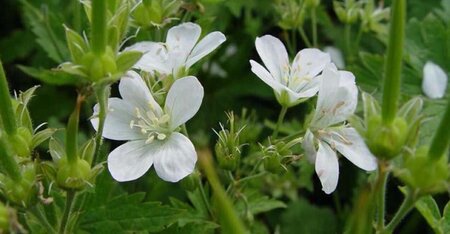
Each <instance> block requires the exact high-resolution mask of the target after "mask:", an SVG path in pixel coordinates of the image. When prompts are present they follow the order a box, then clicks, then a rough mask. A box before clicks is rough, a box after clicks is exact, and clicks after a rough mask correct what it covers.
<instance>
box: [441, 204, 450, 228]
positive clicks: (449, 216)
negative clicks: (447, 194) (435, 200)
mask: <svg viewBox="0 0 450 234" xmlns="http://www.w3.org/2000/svg"><path fill="white" fill-rule="evenodd" d="M440 228H441V230H442V233H450V202H447V205H446V206H445V208H444V215H443V216H442V220H441V223H440Z"/></svg>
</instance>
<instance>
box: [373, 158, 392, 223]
mask: <svg viewBox="0 0 450 234" xmlns="http://www.w3.org/2000/svg"><path fill="white" fill-rule="evenodd" d="M387 167H388V165H387V164H386V163H385V162H384V161H380V162H379V163H378V178H377V182H376V184H375V186H376V187H375V196H376V206H377V222H376V227H377V230H382V229H384V214H385V209H386V183H387V178H388V176H389V171H388V168H387Z"/></svg>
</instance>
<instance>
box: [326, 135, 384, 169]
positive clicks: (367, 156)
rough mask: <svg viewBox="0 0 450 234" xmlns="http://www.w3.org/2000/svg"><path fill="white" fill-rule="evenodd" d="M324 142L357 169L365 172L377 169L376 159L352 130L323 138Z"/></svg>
mask: <svg viewBox="0 0 450 234" xmlns="http://www.w3.org/2000/svg"><path fill="white" fill-rule="evenodd" d="M324 140H325V141H327V142H328V143H329V144H330V145H332V146H333V147H334V148H336V150H337V151H339V152H340V153H341V154H342V155H343V156H344V157H346V158H347V159H348V160H350V162H352V163H353V164H355V165H356V166H357V167H359V168H361V169H363V170H366V171H373V170H375V169H377V159H376V158H375V156H374V155H373V154H372V153H371V152H370V150H369V149H368V148H367V146H366V144H365V143H364V140H363V139H362V137H361V136H360V135H359V134H358V132H357V131H356V130H355V129H354V128H343V129H341V130H339V131H336V132H334V133H331V135H329V136H327V137H324Z"/></svg>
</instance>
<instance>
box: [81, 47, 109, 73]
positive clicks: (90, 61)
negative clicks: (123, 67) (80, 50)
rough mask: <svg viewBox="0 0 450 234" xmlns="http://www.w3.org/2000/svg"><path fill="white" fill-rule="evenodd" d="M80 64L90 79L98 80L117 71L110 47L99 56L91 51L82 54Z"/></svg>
mask: <svg viewBox="0 0 450 234" xmlns="http://www.w3.org/2000/svg"><path fill="white" fill-rule="evenodd" d="M81 64H82V65H83V66H84V70H85V73H86V75H87V76H88V79H90V80H92V81H98V80H100V79H102V78H104V77H107V76H110V75H112V74H115V73H116V72H117V66H116V61H115V56H114V53H113V52H112V50H111V49H110V48H108V49H107V50H106V52H105V53H103V54H102V55H101V56H98V55H96V54H94V53H93V52H89V53H86V54H84V55H83V58H82V60H81Z"/></svg>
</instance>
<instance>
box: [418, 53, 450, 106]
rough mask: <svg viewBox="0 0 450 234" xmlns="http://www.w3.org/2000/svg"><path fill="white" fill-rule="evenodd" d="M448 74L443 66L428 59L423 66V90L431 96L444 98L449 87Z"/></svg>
mask: <svg viewBox="0 0 450 234" xmlns="http://www.w3.org/2000/svg"><path fill="white" fill-rule="evenodd" d="M447 80H448V77H447V74H445V72H444V70H442V68H441V67H439V66H438V65H436V64H434V63H433V62H431V61H428V62H427V63H426V64H425V66H424V67H423V80H422V90H423V92H424V93H425V95H427V97H429V98H433V99H435V98H442V97H444V95H445V90H446V89H447Z"/></svg>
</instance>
